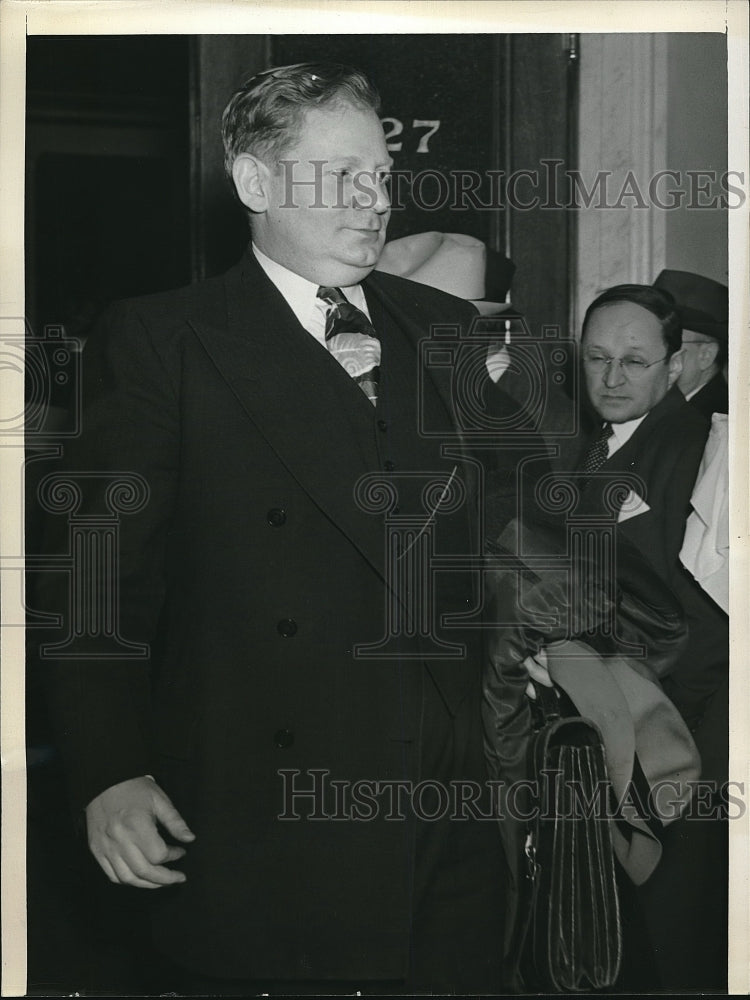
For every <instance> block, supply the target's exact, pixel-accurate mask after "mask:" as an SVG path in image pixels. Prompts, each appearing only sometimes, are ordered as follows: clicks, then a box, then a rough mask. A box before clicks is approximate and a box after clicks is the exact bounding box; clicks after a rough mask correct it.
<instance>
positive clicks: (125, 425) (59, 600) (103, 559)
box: [38, 305, 179, 808]
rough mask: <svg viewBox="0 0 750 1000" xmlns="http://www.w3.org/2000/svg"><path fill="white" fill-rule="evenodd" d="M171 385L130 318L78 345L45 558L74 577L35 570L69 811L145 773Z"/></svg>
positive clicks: (172, 457)
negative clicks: (76, 417) (75, 393)
mask: <svg viewBox="0 0 750 1000" xmlns="http://www.w3.org/2000/svg"><path fill="white" fill-rule="evenodd" d="M173 382H174V380H172V379H170V377H169V374H168V372H167V369H166V366H165V364H164V363H163V361H162V359H161V357H160V356H159V354H157V351H156V350H155V348H154V346H153V343H152V339H151V337H150V335H149V332H148V330H147V328H146V325H145V324H144V322H143V321H142V319H141V318H140V317H139V316H138V314H137V313H136V311H135V310H134V309H133V308H132V307H130V306H127V305H123V306H118V307H114V308H113V309H112V311H111V312H110V313H109V314H108V315H107V316H106V317H105V318H104V320H103V321H102V322H101V323H100V324H99V326H98V328H97V329H96V331H95V333H94V334H93V335H92V337H91V339H90V340H89V342H88V343H87V345H86V348H85V350H84V358H83V387H82V395H83V398H82V415H81V427H80V433H79V435H78V437H77V438H76V439H75V440H73V441H72V442H70V443H69V444H68V443H66V445H65V451H64V456H63V460H62V462H61V466H60V470H59V472H58V473H57V480H58V483H59V487H58V492H59V491H62V494H61V495H64V493H65V491H66V490H67V491H68V495H73V496H75V497H77V502H76V504H75V506H74V507H73V509H72V510H71V509H70V507H68V508H67V509H66V511H65V512H63V513H60V512H57V511H56V510H55V504H54V502H53V503H50V502H49V499H48V501H47V502H46V503H45V506H46V508H47V511H48V513H47V515H46V517H47V528H46V532H45V546H44V551H45V553H50V554H53V555H57V556H62V557H63V558H64V559H66V560H67V562H68V566H69V567H72V571H71V569H69V570H68V571H67V572H63V571H60V570H57V571H52V570H50V571H48V572H46V573H44V574H42V578H41V582H40V587H39V591H38V593H39V600H38V604H39V605H40V606H41V609H43V610H45V611H52V612H54V613H58V614H61V615H62V625H61V628H60V630H59V631H58V632H57V633H56V634H55V635H54V636H52V635H50V634H49V633H47V632H45V634H44V635H43V636H41V641H40V645H39V653H38V655H39V664H40V670H41V674H42V677H43V682H44V683H45V686H46V687H47V690H48V696H49V707H50V713H51V716H52V721H53V724H54V726H55V729H56V732H57V738H58V741H59V743H60V747H61V750H62V752H63V756H64V758H65V761H66V765H67V769H68V774H69V779H70V792H71V796H72V800H73V805H74V806H75V807H76V808H83V807H84V806H85V805H86V804H87V803H88V802H89V801H91V799H92V798H94V797H95V796H96V795H98V794H99V793H100V792H102V791H103V790H104V789H106V788H108V787H110V786H111V785H114V784H117V783H118V782H120V781H124V780H126V779H128V778H132V777H136V776H138V775H141V774H145V773H149V772H150V770H151V767H152V763H151V748H150V744H151V720H150V670H151V667H152V659H153V658H154V654H153V649H154V642H155V640H156V637H157V631H158V624H159V619H160V616H161V614H162V610H163V604H164V595H165V589H166V588H165V548H166V540H167V533H168V528H169V523H170V520H171V517H172V512H173V507H174V497H175V489H176V477H177V455H178V448H179V424H178V406H177V393H176V386H175V385H174V384H173ZM50 495H52V494H50ZM53 499H54V498H53ZM105 536H107V537H108V539H109V541H104V540H103V539H104V537H105ZM97 537H99V538H101V539H102V540H100V541H97ZM87 538H88V541H87ZM102 546H104V547H105V548H106V547H107V546H108V547H109V550H108V551H109V555H108V556H107V555H106V554H105V553H104V552H103V551H102ZM74 581H75V582H74ZM105 595H109V601H107V600H105V599H104V598H105Z"/></svg>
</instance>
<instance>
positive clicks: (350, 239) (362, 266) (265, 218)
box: [253, 103, 392, 286]
mask: <svg viewBox="0 0 750 1000" xmlns="http://www.w3.org/2000/svg"><path fill="white" fill-rule="evenodd" d="M281 160H282V163H281V164H280V165H279V164H271V163H269V164H266V166H267V168H268V169H267V171H266V172H265V174H264V183H265V197H266V202H265V206H266V207H265V210H264V211H262V212H259V213H258V214H257V215H256V217H255V218H254V225H253V238H254V239H255V242H256V243H257V245H258V246H259V247H260V249H261V250H262V251H263V252H264V253H265V254H267V255H268V256H269V257H271V258H272V259H273V260H275V261H277V262H278V263H279V264H283V265H284V266H285V267H288V268H289V269H290V270H291V271H294V272H295V273H296V274H299V275H302V277H304V278H307V279H308V280H309V281H313V282H315V283H316V284H319V285H334V286H335V285H343V286H346V285H352V284H355V283H357V282H359V281H361V280H362V279H363V278H364V277H366V276H367V275H368V274H369V273H370V271H371V270H372V269H373V268H374V267H375V264H376V263H377V260H378V257H379V256H380V252H381V250H382V249H383V244H384V243H385V230H386V226H387V225H388V219H389V217H390V198H389V196H388V192H387V187H386V185H387V179H388V175H389V170H390V165H391V162H392V161H391V158H390V156H389V155H388V151H387V149H386V145H385V135H384V133H383V126H382V125H381V123H380V119H379V118H378V117H377V115H376V114H375V113H374V112H373V111H370V110H365V109H362V108H357V107H354V106H353V105H351V104H348V103H335V104H331V105H327V106H324V107H321V108H312V109H310V110H309V111H307V112H306V113H305V117H304V119H303V124H302V129H301V132H300V137H299V139H298V141H297V142H296V143H294V145H293V146H292V147H291V148H289V149H287V150H286V151H285V152H284V153H283V154H282V157H281Z"/></svg>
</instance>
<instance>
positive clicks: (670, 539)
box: [579, 285, 708, 582]
mask: <svg viewBox="0 0 750 1000" xmlns="http://www.w3.org/2000/svg"><path fill="white" fill-rule="evenodd" d="M681 348H682V330H681V326H680V317H679V314H678V312H677V310H676V307H675V303H674V300H673V299H672V298H671V296H669V295H668V294H665V293H664V292H661V291H659V290H657V289H654V288H651V287H650V286H648V285H617V286H615V287H614V288H610V289H607V290H606V291H605V292H603V293H602V294H601V295H599V296H598V297H597V298H596V299H595V300H594V301H593V302H592V303H591V305H590V306H589V307H588V309H587V310H586V315H585V317H584V321H583V330H582V336H581V357H582V361H583V372H584V382H585V387H586V395H587V401H588V404H589V405H590V407H591V409H592V410H593V412H594V414H595V416H596V418H598V423H597V427H596V430H595V433H594V434H593V436H592V438H591V439H589V440H587V441H583V442H582V449H581V458H580V462H579V468H580V469H581V471H582V472H583V473H584V474H585V475H586V476H587V477H588V478H586V479H584V483H585V486H584V498H583V499H584V503H585V504H587V505H590V504H592V503H595V502H599V501H601V500H602V498H603V493H602V487H603V485H604V484H605V483H606V482H607V481H608V480H610V479H611V477H612V476H613V475H615V474H617V473H621V472H622V473H627V474H628V475H631V476H632V475H635V476H637V477H638V478H637V480H633V485H632V489H631V490H630V492H627V491H625V493H624V494H623V496H622V497H620V498H619V501H620V504H621V509H620V511H619V512H618V519H619V520H620V522H621V530H623V531H624V532H626V533H627V534H628V535H629V536H630V538H631V540H632V541H633V542H634V543H635V544H636V545H637V546H638V547H639V548H640V549H641V551H642V552H643V553H644V554H645V555H646V556H647V557H648V558H649V559H650V560H651V561H652V562H653V563H654V565H655V568H656V569H657V570H659V571H660V572H661V574H662V575H663V576H664V577H665V578H666V579H667V582H669V581H670V580H671V579H672V577H673V576H674V573H675V572H676V571H677V569H678V554H679V550H680V547H681V545H682V537H683V534H684V530H685V521H686V519H687V516H688V514H689V511H690V495H691V492H692V488H693V484H694V482H695V477H696V475H697V471H698V464H699V462H700V459H701V456H702V454H703V448H704V445H705V442H706V437H707V435H708V425H707V422H706V421H705V419H704V418H703V417H702V416H701V414H699V413H698V412H696V411H695V410H694V409H693V408H692V407H689V406H688V405H687V404H686V402H685V399H684V396H683V395H682V393H681V392H680V390H679V388H678V386H677V380H678V379H679V377H680V375H681V373H682V366H683V354H682V349H681Z"/></svg>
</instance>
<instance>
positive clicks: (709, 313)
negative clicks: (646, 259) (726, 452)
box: [654, 270, 729, 420]
mask: <svg viewBox="0 0 750 1000" xmlns="http://www.w3.org/2000/svg"><path fill="white" fill-rule="evenodd" d="M654 288H660V289H662V291H665V292H669V294H670V295H671V296H672V297H673V298H674V300H675V302H676V303H677V307H678V309H679V311H680V316H681V318H682V372H681V373H680V377H679V378H678V379H677V385H678V386H679V388H680V390H681V392H682V394H683V395H684V396H685V398H686V399H687V400H688V401H689V402H690V403H692V405H693V406H695V407H697V409H699V410H700V412H701V413H702V414H703V415H704V416H706V417H708V419H709V420H710V419H711V414H712V413H728V412H729V398H728V392H727V380H726V375H725V370H726V364H727V350H728V345H729V289H728V288H727V286H726V285H722V284H721V283H720V282H718V281H712V279H711V278H704V277H703V275H702V274H693V273H692V272H690V271H672V270H665V271H662V272H661V273H660V275H659V277H658V278H657V279H656V281H655V282H654Z"/></svg>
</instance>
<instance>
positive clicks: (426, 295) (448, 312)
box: [363, 271, 478, 322]
mask: <svg viewBox="0 0 750 1000" xmlns="http://www.w3.org/2000/svg"><path fill="white" fill-rule="evenodd" d="M363 284H364V286H365V289H367V288H372V289H374V290H375V291H379V292H382V293H384V294H386V295H387V296H389V297H390V298H392V299H393V300H394V301H397V302H398V304H399V305H401V306H403V307H404V308H412V309H417V310H421V311H425V312H434V313H436V314H437V315H438V316H440V317H441V318H443V317H449V318H450V317H455V318H456V319H457V320H459V321H461V322H465V321H470V320H471V319H473V318H474V317H475V316H477V315H478V313H477V310H476V308H475V307H474V306H473V305H472V304H471V302H469V301H468V300H467V299H461V298H458V296H456V295H451V294H450V292H444V291H443V290H442V289H440V288H435V287H434V286H432V285H425V284H423V283H422V282H420V281H412V280H411V279H410V278H402V277H400V276H399V275H397V274H388V273H387V272H386V271H373V272H372V273H371V274H370V275H369V277H368V278H366V279H365V281H364V283H363Z"/></svg>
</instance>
